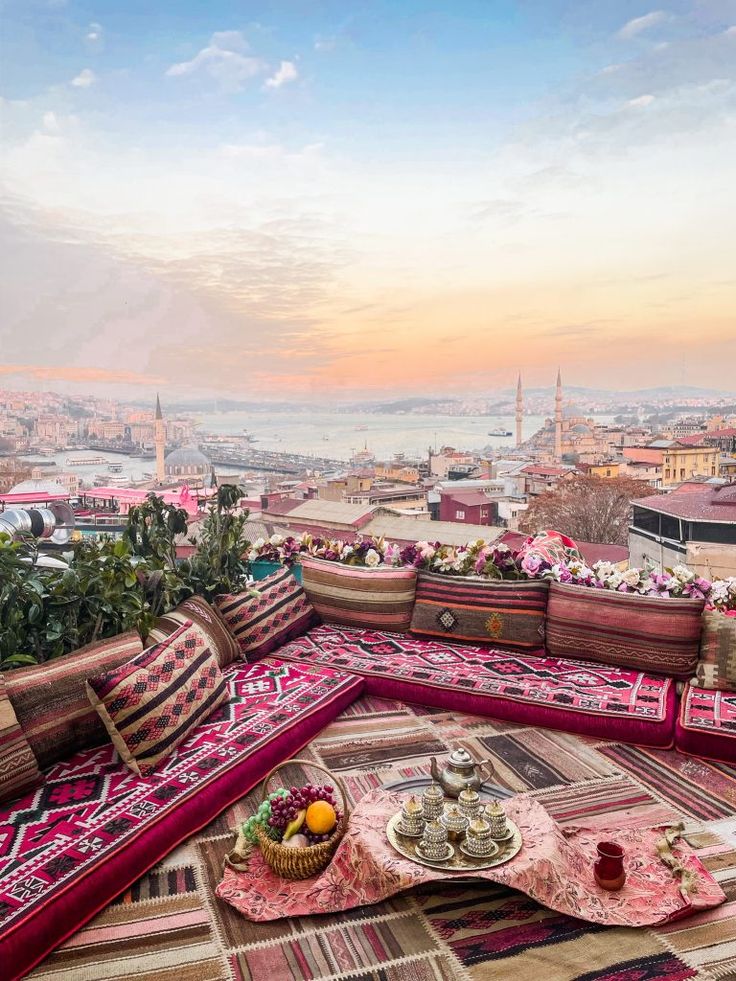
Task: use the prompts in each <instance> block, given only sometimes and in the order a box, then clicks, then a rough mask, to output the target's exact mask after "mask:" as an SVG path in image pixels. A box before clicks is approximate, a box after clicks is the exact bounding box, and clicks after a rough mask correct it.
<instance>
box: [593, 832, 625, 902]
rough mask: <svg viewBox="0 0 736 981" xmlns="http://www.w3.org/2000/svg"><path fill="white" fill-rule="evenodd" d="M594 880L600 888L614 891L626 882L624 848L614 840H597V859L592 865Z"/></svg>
mask: <svg viewBox="0 0 736 981" xmlns="http://www.w3.org/2000/svg"><path fill="white" fill-rule="evenodd" d="M593 873H594V875H595V881H596V882H597V883H598V885H599V886H600V887H601V889H608V890H610V891H611V892H615V890H616V889H620V888H621V886H623V884H624V882H626V872H624V850H623V848H622V847H621V845H617V844H616V842H615V841H600V842H598V861H597V862H596V863H595V865H594V866H593Z"/></svg>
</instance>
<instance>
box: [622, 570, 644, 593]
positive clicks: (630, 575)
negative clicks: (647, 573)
mask: <svg viewBox="0 0 736 981" xmlns="http://www.w3.org/2000/svg"><path fill="white" fill-rule="evenodd" d="M621 578H622V579H623V581H624V582H625V583H626V585H627V586H630V587H631V588H632V589H634V588H635V587H636V586H638V585H639V579H640V578H641V573H640V571H639V569H627V570H626V572H624V573H623V574H622V576H621Z"/></svg>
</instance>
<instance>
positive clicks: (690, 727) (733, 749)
mask: <svg viewBox="0 0 736 981" xmlns="http://www.w3.org/2000/svg"><path fill="white" fill-rule="evenodd" d="M675 746H676V747H677V749H679V750H680V751H681V752H683V753H691V754H692V755H693V756H703V757H705V758H707V759H711V760H723V762H724V763H730V764H731V765H732V766H734V765H736V691H713V690H711V689H707V688H698V687H696V686H695V685H692V684H688V685H686V687H685V691H684V692H683V695H682V701H681V704H680V716H679V718H678V720H677V726H676V728H675Z"/></svg>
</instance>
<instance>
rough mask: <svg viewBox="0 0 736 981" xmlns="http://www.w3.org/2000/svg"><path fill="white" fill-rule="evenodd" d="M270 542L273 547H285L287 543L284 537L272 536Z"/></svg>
mask: <svg viewBox="0 0 736 981" xmlns="http://www.w3.org/2000/svg"><path fill="white" fill-rule="evenodd" d="M268 540H269V542H270V543H271V544H272V545H283V544H284V541H285V539H284V536H283V535H271V537H270V538H269V539H268Z"/></svg>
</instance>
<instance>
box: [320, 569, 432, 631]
mask: <svg viewBox="0 0 736 981" xmlns="http://www.w3.org/2000/svg"><path fill="white" fill-rule="evenodd" d="M302 582H303V583H304V589H305V590H306V593H307V596H308V597H309V599H310V600H311V602H312V605H313V606H314V608H315V610H316V611H317V613H318V614H319V616H320V617H321V618H322V620H323V621H324V622H325V623H341V624H345V625H346V626H351V627H368V628H370V629H372V630H408V629H409V625H410V624H411V615H412V610H413V609H414V596H415V592H416V585H417V574H416V570H414V569H394V568H391V567H378V568H375V569H368V568H365V567H364V566H352V565H341V564H340V563H339V562H326V561H324V560H322V559H303V560H302Z"/></svg>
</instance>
